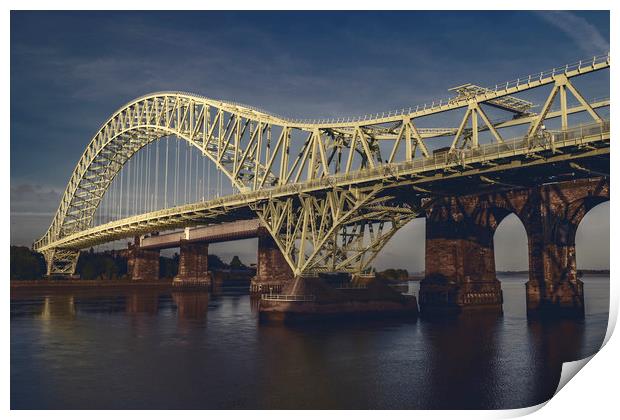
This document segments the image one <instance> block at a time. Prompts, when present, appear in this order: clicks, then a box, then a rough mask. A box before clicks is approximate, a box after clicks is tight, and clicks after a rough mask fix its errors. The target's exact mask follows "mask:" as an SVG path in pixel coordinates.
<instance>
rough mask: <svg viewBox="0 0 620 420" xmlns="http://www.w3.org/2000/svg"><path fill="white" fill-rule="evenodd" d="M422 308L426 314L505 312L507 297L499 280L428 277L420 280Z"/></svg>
mask: <svg viewBox="0 0 620 420" xmlns="http://www.w3.org/2000/svg"><path fill="white" fill-rule="evenodd" d="M419 296H420V312H421V313H423V314H425V315H430V314H441V313H460V312H465V311H467V312H473V311H485V312H495V313H502V304H503V301H504V298H503V293H502V287H501V284H500V282H499V281H498V280H495V281H489V282H465V283H461V284H457V283H454V282H447V281H433V280H432V279H428V280H427V279H425V280H423V281H422V282H421V283H420V292H419Z"/></svg>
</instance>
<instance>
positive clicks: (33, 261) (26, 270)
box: [10, 246, 45, 280]
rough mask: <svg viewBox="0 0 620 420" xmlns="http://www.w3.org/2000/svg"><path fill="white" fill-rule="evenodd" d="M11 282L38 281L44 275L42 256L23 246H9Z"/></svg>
mask: <svg viewBox="0 0 620 420" xmlns="http://www.w3.org/2000/svg"><path fill="white" fill-rule="evenodd" d="M10 254H11V273H10V276H11V280H39V279H41V278H43V276H44V275H45V259H44V258H43V255H41V254H39V253H38V252H35V251H32V250H30V249H29V248H27V247H25V246H11V252H10Z"/></svg>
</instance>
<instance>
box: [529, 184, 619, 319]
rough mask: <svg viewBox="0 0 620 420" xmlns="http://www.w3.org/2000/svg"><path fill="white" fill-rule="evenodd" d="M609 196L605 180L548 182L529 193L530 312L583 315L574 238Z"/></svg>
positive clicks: (532, 314) (581, 286)
mask: <svg viewBox="0 0 620 420" xmlns="http://www.w3.org/2000/svg"><path fill="white" fill-rule="evenodd" d="M608 199H609V183H608V182H607V181H606V180H605V179H599V180H589V182H588V181H575V182H570V183H568V182H567V183H561V184H553V185H545V186H543V187H541V188H540V189H538V190H537V191H535V192H532V193H531V194H530V209H529V212H528V217H527V226H526V228H527V231H528V242H529V264H530V276H529V281H528V282H527V284H526V294H527V311H528V315H529V316H538V315H546V316H549V315H559V316H575V317H583V315H584V295H583V282H582V281H581V280H580V279H578V278H577V259H576V250H575V236H576V234H577V228H578V226H579V223H580V222H581V220H582V219H583V217H584V216H585V214H586V213H587V212H588V211H589V210H590V209H591V208H592V207H594V206H595V205H597V204H599V203H601V202H602V201H606V200H608Z"/></svg>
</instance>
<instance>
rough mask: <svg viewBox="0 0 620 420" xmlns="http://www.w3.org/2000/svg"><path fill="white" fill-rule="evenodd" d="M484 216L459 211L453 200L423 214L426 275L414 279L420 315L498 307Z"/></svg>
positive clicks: (490, 225) (491, 228)
mask: <svg viewBox="0 0 620 420" xmlns="http://www.w3.org/2000/svg"><path fill="white" fill-rule="evenodd" d="M494 231H495V226H494V224H493V223H489V220H488V219H486V220H485V219H482V220H475V219H474V218H472V217H469V216H468V215H467V214H466V213H465V212H461V211H460V210H459V208H458V206H457V205H456V202H455V199H446V200H445V201H444V202H443V203H440V204H438V205H435V206H433V207H432V208H431V209H430V210H429V212H428V214H427V218H426V275H425V277H424V279H423V280H422V282H421V283H420V292H419V293H420V310H421V312H422V313H423V314H424V313H433V312H461V311H463V310H473V309H475V310H487V311H494V312H501V311H502V302H503V296H502V288H501V284H500V282H499V280H497V277H496V275H495V255H494V250H493V233H494Z"/></svg>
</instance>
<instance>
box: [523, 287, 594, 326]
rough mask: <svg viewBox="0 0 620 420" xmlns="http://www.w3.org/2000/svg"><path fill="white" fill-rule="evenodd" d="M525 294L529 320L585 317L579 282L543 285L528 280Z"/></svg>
mask: <svg viewBox="0 0 620 420" xmlns="http://www.w3.org/2000/svg"><path fill="white" fill-rule="evenodd" d="M525 293H526V296H527V316H528V317H529V318H537V317H562V318H583V317H584V315H585V312H584V298H583V282H582V281H581V280H574V281H572V282H568V281H565V282H561V283H552V282H546V283H543V284H540V283H539V282H536V281H532V280H530V281H528V282H527V283H526V284H525Z"/></svg>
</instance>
